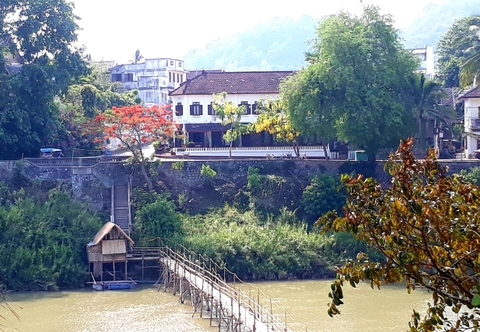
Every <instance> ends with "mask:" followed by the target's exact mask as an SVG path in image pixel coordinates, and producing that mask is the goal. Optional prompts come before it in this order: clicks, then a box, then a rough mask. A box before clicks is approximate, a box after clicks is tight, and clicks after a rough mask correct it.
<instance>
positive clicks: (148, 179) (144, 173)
mask: <svg viewBox="0 0 480 332" xmlns="http://www.w3.org/2000/svg"><path fill="white" fill-rule="evenodd" d="M140 172H141V173H142V175H143V178H144V179H145V182H146V183H147V187H148V191H152V190H153V184H152V180H150V178H149V177H148V174H147V170H146V169H145V161H141V162H140Z"/></svg>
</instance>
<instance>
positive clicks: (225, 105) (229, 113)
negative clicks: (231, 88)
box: [212, 92, 250, 158]
mask: <svg viewBox="0 0 480 332" xmlns="http://www.w3.org/2000/svg"><path fill="white" fill-rule="evenodd" d="M212 107H213V109H214V110H215V113H216V114H217V115H218V117H219V118H220V120H222V125H223V126H228V127H229V129H227V131H226V132H225V134H224V135H223V139H224V140H225V141H226V142H229V143H230V147H229V157H230V158H232V146H233V142H235V141H236V140H237V139H239V138H241V137H242V135H245V134H247V133H248V132H249V131H250V129H249V126H248V125H246V124H243V123H242V115H244V114H245V106H243V105H242V106H236V105H235V104H234V103H233V102H232V101H230V100H228V99H227V93H226V92H220V93H216V94H213V103H212Z"/></svg>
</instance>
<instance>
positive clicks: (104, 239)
mask: <svg viewBox="0 0 480 332" xmlns="http://www.w3.org/2000/svg"><path fill="white" fill-rule="evenodd" d="M134 244H135V242H133V240H132V239H131V238H130V237H129V236H128V235H127V234H126V233H125V232H124V231H123V230H122V229H121V228H120V226H118V225H117V224H115V223H113V222H110V221H109V222H107V223H105V225H103V227H102V228H101V229H100V230H99V231H98V232H97V234H96V235H95V237H94V238H93V241H91V242H90V243H88V244H87V253H88V260H89V262H113V261H120V260H125V259H126V255H127V248H128V246H133V245H134Z"/></svg>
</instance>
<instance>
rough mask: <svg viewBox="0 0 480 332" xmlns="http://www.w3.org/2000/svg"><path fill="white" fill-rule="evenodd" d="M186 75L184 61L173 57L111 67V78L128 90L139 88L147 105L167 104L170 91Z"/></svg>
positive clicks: (143, 101) (183, 79)
mask: <svg viewBox="0 0 480 332" xmlns="http://www.w3.org/2000/svg"><path fill="white" fill-rule="evenodd" d="M186 77H187V71H186V70H185V68H184V63H183V61H182V60H178V59H171V58H155V59H145V62H142V63H137V64H133V63H132V64H123V65H117V66H115V67H112V68H110V80H111V81H112V82H121V83H123V85H124V87H125V89H126V90H133V89H137V90H138V91H139V97H140V98H141V99H142V103H143V104H144V105H145V106H152V105H158V106H160V105H161V104H167V102H168V93H169V91H171V90H173V89H175V88H177V87H178V86H179V85H180V84H181V83H182V82H184V81H185V80H186Z"/></svg>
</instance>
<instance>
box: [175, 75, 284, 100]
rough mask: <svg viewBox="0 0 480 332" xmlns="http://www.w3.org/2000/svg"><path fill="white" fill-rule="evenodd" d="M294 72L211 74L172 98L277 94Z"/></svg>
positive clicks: (180, 89)
mask: <svg viewBox="0 0 480 332" xmlns="http://www.w3.org/2000/svg"><path fill="white" fill-rule="evenodd" d="M292 74H293V71H243V72H209V71H204V72H202V73H201V74H200V75H198V76H195V77H194V78H192V79H190V80H187V81H185V82H184V83H182V85H180V86H179V87H178V88H177V89H175V90H173V91H172V92H171V93H170V95H171V96H180V95H211V94H213V93H219V92H226V93H228V94H270V93H271V94H277V93H278V92H279V85H280V82H281V81H282V80H283V79H284V78H285V77H287V76H289V75H292Z"/></svg>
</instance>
